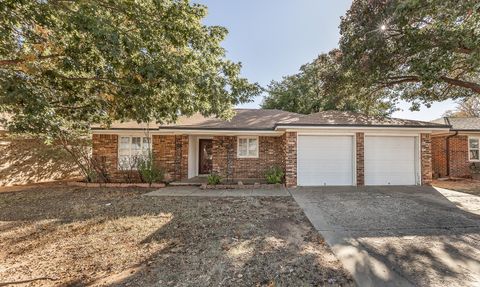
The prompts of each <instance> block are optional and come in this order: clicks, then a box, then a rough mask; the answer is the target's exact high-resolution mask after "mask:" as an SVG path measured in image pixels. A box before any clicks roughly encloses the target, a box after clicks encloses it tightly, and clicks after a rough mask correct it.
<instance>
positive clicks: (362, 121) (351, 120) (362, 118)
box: [278, 111, 445, 128]
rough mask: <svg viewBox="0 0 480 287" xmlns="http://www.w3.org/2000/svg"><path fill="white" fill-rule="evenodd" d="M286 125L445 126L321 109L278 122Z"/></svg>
mask: <svg viewBox="0 0 480 287" xmlns="http://www.w3.org/2000/svg"><path fill="white" fill-rule="evenodd" d="M278 125H288V126H302V125H305V126H309V125H312V126H353V127H360V126H372V127H438V128H442V127H445V126H444V125H443V124H439V123H432V122H423V121H415V120H405V119H397V118H388V117H377V116H367V115H364V114H360V113H355V112H342V111H322V112H318V113H314V114H310V115H305V116H303V117H300V118H299V119H298V120H297V121H293V122H290V123H279V124H278Z"/></svg>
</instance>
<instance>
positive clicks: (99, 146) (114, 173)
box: [92, 134, 188, 182]
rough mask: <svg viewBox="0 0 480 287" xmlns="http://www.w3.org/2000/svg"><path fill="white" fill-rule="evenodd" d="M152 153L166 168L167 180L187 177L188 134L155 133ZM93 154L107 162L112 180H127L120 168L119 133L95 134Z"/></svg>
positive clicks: (93, 137)
mask: <svg viewBox="0 0 480 287" xmlns="http://www.w3.org/2000/svg"><path fill="white" fill-rule="evenodd" d="M152 153H153V157H154V158H155V161H156V163H157V164H158V165H159V166H161V167H162V168H164V169H165V173H166V180H179V179H185V178H187V176H188V136H185V135H177V136H175V135H154V136H152ZM92 155H93V157H94V158H96V159H98V160H100V161H101V162H102V163H104V164H105V166H106V167H107V171H108V173H109V176H110V179H111V180H112V181H115V182H118V181H124V180H125V176H124V172H122V171H119V170H118V135H110V134H94V135H93V136H92ZM132 174H135V173H134V172H133V173H132Z"/></svg>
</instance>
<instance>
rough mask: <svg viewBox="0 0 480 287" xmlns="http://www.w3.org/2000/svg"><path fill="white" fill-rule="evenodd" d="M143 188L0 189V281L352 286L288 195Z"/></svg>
mask: <svg viewBox="0 0 480 287" xmlns="http://www.w3.org/2000/svg"><path fill="white" fill-rule="evenodd" d="M147 191H148V190H146V189H101V188H99V189H86V188H80V187H78V188H72V187H62V186H40V187H38V188H33V189H32V188H30V189H27V190H23V191H22V190H16V191H4V192H1V193H0V285H1V284H2V283H5V282H18V281H27V282H26V283H25V284H23V285H22V286H65V285H69V286H72V285H73V286H84V285H90V286H119V285H120V286H151V285H156V286H312V285H313V286H318V285H321V286H323V285H330V286H352V285H354V283H353V281H352V279H351V277H350V276H349V275H348V274H347V273H346V271H345V270H344V269H343V268H342V266H341V264H340V262H339V261H338V260H337V258H336V257H335V256H334V255H333V253H332V252H331V250H330V249H329V248H328V247H327V246H326V244H325V242H324V241H323V238H322V237H321V236H320V235H319V234H318V233H317V232H316V231H315V230H314V228H313V227H312V226H311V224H310V223H309V222H308V220H307V218H306V217H305V215H304V214H303V212H302V211H301V209H300V208H299V207H298V205H297V204H296V203H295V201H294V200H293V199H292V198H290V197H255V198H252V197H250V198H188V197H145V196H142V194H143V193H145V192H147ZM36 279H38V280H36ZM30 280H31V281H30Z"/></svg>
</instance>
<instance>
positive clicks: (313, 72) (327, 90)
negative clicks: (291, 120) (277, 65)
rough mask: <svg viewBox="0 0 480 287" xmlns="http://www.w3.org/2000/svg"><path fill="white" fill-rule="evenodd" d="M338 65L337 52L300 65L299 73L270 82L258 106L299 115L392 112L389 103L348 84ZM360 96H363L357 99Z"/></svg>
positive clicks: (339, 60) (375, 93)
mask: <svg viewBox="0 0 480 287" xmlns="http://www.w3.org/2000/svg"><path fill="white" fill-rule="evenodd" d="M341 63H342V54H341V52H340V51H339V50H333V51H331V52H329V53H328V54H321V55H320V56H318V58H317V59H315V60H314V61H313V62H311V63H307V64H305V65H303V66H302V67H301V68H300V72H299V73H297V74H294V75H291V76H286V77H284V78H283V79H282V80H281V81H272V82H271V83H270V85H269V86H268V89H267V92H268V95H267V96H266V97H265V98H264V100H263V103H262V107H263V108H267V109H281V110H286V111H290V112H297V113H303V114H309V113H314V112H318V111H323V110H341V111H355V112H364V113H369V114H374V115H387V114H390V113H391V112H392V111H393V106H394V105H393V104H392V102H389V101H385V100H383V99H380V97H379V96H378V92H376V91H372V90H371V89H358V88H357V87H355V86H354V85H349V84H348V81H347V79H346V78H345V74H344V73H343V71H342V70H341ZM367 90H369V91H367ZM368 92H370V93H368ZM360 93H361V94H364V95H365V96H364V97H359V96H358V95H359V94H360Z"/></svg>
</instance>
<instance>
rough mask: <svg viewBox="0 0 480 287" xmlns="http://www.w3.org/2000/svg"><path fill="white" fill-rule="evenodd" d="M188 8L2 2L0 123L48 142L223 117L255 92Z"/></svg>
mask: <svg viewBox="0 0 480 287" xmlns="http://www.w3.org/2000/svg"><path fill="white" fill-rule="evenodd" d="M206 13H207V10H206V7H204V6H201V5H196V4H190V3H189V1H188V0H146V1H133V0H89V1H62V0H43V1H37V0H4V1H2V2H1V3H0V23H1V25H0V114H2V113H3V114H8V115H9V118H8V119H6V117H4V119H3V121H4V122H6V124H7V126H8V127H9V129H11V130H12V131H18V132H29V133H33V134H37V135H46V136H47V137H50V138H55V137H56V136H57V135H58V134H61V133H64V132H66V131H84V130H87V129H88V127H89V125H90V124H91V123H101V124H109V123H111V122H112V121H114V120H126V119H133V120H136V121H141V122H149V121H157V122H167V121H172V120H174V119H175V118H176V117H177V116H178V115H180V114H185V115H191V114H193V113H195V112H201V113H203V114H205V115H217V116H221V117H228V116H229V115H230V114H231V107H233V106H234V105H235V104H237V103H240V102H245V101H248V100H249V99H250V97H251V96H253V95H255V94H258V93H259V87H258V85H257V84H251V83H249V82H248V81H247V80H246V79H244V78H242V77H240V68H241V66H240V64H239V63H233V62H231V61H229V60H227V59H226V58H225V51H224V49H223V48H221V46H220V42H221V41H222V40H223V39H224V37H225V36H226V34H227V31H226V29H225V28H223V27H217V26H205V25H203V24H202V23H201V21H202V19H203V18H204V17H205V15H206Z"/></svg>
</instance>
